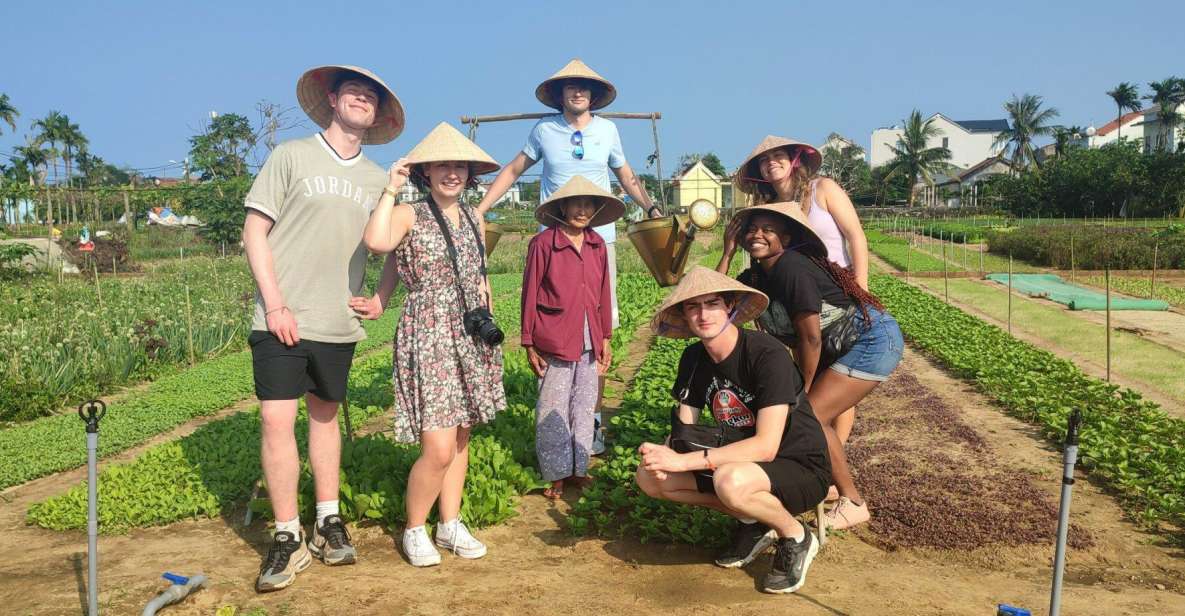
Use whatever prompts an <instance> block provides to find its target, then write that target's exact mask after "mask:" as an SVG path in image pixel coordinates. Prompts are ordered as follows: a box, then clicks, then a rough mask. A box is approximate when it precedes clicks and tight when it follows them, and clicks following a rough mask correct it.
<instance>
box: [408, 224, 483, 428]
mask: <svg viewBox="0 0 1185 616" xmlns="http://www.w3.org/2000/svg"><path fill="white" fill-rule="evenodd" d="M459 207H461V208H463V211H462V212H460V214H461V218H460V220H459V222H460V224H459V225H456V226H454V225H453V224H452V221H450V220H449V219H448V217H447V216H445V217H444V224H445V225H447V226H448V227H449V234H450V235H451V236H452V238H453V245H454V246H456V249H457V266H458V267H459V268H460V271H461V278H462V282H461V286H462V287H463V289H464V293H465V302H464V303H462V302H461V301H460V299H459V298H458V296H457V284H456V282H455V280H456V275H455V274H454V273H453V266H452V264H451V263H450V257H449V253H448V245H447V244H446V243H445V239H444V236H443V235H442V234H441V232H440V226H439V225H438V224H437V222H436V219H435V217H433V215H432V210H431V209H430V206H429V205H428V204H427V203H424V202H421V203H413V204H412V208H413V209H414V210H415V213H416V223H415V226H413V227H412V230H411V232H410V233H409V234H408V236H407V237H405V238H404V240H403V241H402V242H401V243H400V244H399V246H398V247H397V248H396V249H395V267H396V271H397V272H398V273H399V278H400V280H401V281H402V282H403V284H404V285H406V286H407V289H408V294H407V299H406V300H404V302H403V313H402V314H401V315H400V317H399V327H398V329H397V330H396V334H395V367H394V373H395V374H394V377H395V402H396V405H395V437H396V439H398V440H399V441H400V442H404V443H411V442H417V441H419V440H420V433H421V432H429V431H432V430H439V429H443V428H451V427H453V426H462V427H470V426H474V425H477V424H482V423H487V422H489V421H490V420H492V419H493V418H494V415H495V414H496V413H497V412H499V411H502V410H504V409H505V408H506V392H505V390H504V389H503V388H502V349H501V347H491V346H489V345H487V344H486V343H484V342H482V341H481V340H480V339H478V338H476V337H474V336H470V335H468V334H466V333H465V328H464V326H463V324H462V322H461V317H462V315H463V314H464V312H465V310H467V309H472V308H475V307H477V306H479V305H480V301H481V299H480V297H481V296H480V290H479V289H480V287H479V285H480V280H481V255H480V253H479V251H480V248H479V247H478V243H477V238H476V237H474V234H473V230H472V227H470V225H469V223H468V222H467V221H466V220H465V217H466V216H468V217H470V219H471V220H473V221H474V223H475V224H476V222H477V220H476V218H474V217H475V216H477V214H476V213H475V212H474V211H473V210H472V208H471V207H470V206H468V205H463V204H462V205H460V206H459ZM466 306H468V308H466Z"/></svg>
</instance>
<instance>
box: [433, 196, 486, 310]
mask: <svg viewBox="0 0 1185 616" xmlns="http://www.w3.org/2000/svg"><path fill="white" fill-rule="evenodd" d="M458 207H460V205H458ZM428 209H429V210H432V217H433V218H435V219H436V224H437V225H439V226H440V232H441V233H442V234H444V243H445V245H446V246H447V247H448V255H449V262H450V263H452V265H453V274H454V277H455V281H456V283H457V293H458V294H459V295H460V296H461V305H462V306H463V307H464V308H465V312H469V302H467V301H465V288H464V287H463V286H461V268H460V267H459V266H458V265H457V248H456V247H455V246H453V236H452V234H450V233H449V232H448V224H447V223H446V222H445V221H444V215H443V214H442V213H441V212H440V208H439V207H437V206H436V201H434V200H433V199H432V197H431V196H430V195H429V197H428ZM470 222H472V221H470ZM479 247H480V244H479ZM482 262H483V263H484V262H485V259H484V258H483V259H482ZM482 269H483V270H484V266H483V268H482Z"/></svg>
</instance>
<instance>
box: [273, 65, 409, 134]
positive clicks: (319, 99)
mask: <svg viewBox="0 0 1185 616" xmlns="http://www.w3.org/2000/svg"><path fill="white" fill-rule="evenodd" d="M342 73H356V74H358V75H362V76H363V77H366V78H367V79H370V80H372V81H374V82H375V83H377V84H379V87H381V88H382V89H383V91H382V92H380V93H379V96H380V97H381V98H382V100H381V101H379V108H378V109H376V110H375V113H374V124H372V125H371V127H370V128H369V129H367V130H366V137H364V138H363V139H362V144H363V145H382V144H384V143H390V142H391V141H393V140H394V139H395V138H396V137H398V136H399V133H402V132H403V126H404V123H405V120H404V115H403V104H402V103H400V102H399V97H398V96H395V91H394V90H392V89H391V88H390V87H389V86H388V85H387V84H386V83H384V82H383V80H382V79H379V76H378V75H375V74H374V73H372V72H370V71H368V70H366V69H364V68H362V67H359V66H350V65H347V64H333V65H328V66H318V67H316V68H311V69H309V70H307V71H305V73H304V75H301V77H300V81H298V82H296V100H298V101H300V108H301V109H304V112H305V113H306V114H308V116H309V119H311V120H312V121H314V122H316V123H317V126H320V127H321V128H329V123H330V122H331V121H332V120H333V107H330V106H329V92H330V90H332V89H333V86H334V84H336V83H337V80H338V78H339V77H341V74H342Z"/></svg>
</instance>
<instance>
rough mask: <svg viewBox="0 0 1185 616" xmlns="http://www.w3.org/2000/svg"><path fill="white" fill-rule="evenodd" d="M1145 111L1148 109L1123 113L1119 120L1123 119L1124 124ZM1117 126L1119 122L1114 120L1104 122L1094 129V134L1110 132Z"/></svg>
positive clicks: (1101, 134)
mask: <svg viewBox="0 0 1185 616" xmlns="http://www.w3.org/2000/svg"><path fill="white" fill-rule="evenodd" d="M1146 111H1148V110H1147V109H1142V110H1140V111H1133V112H1131V113H1127V114H1124V115H1123V117H1122V118H1121V120H1122V121H1123V123H1124V124H1127V123H1129V122H1131V121H1132V120H1135V119H1136V118H1139V117H1142V116H1143V115H1144V113H1145V112H1146ZM1118 127H1119V123H1118V122H1116V121H1115V120H1111V121H1110V122H1107V123H1106V124H1104V125H1102V126H1100V127H1099V128H1098V129H1097V130H1095V133H1094V134H1096V135H1098V136H1100V137H1101V136H1103V135H1106V134H1107V133H1110V132H1111V131H1113V130H1115V129H1116V128H1118Z"/></svg>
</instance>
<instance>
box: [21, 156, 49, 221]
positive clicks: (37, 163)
mask: <svg viewBox="0 0 1185 616" xmlns="http://www.w3.org/2000/svg"><path fill="white" fill-rule="evenodd" d="M13 153H14V154H16V156H15V157H14V158H13V163H15V164H18V165H20V166H21V167H23V168H24V170H25V173H27V174H28V176H29V186H32V187H34V188H36V186H37V178H38V177H41V176H40V174H38V173H37V169H38V168H39V167H40V168H43V169H47V168H48V167H49V162H50V160H52V159H53V156H54V154H53V151H52V150H48V149H44V148H42V147H41V144H39V143H37V142H36V141H35V140H30V141H28V143H26V144H25V145H23V146H17V147H15V148H13ZM34 215H36V209H34ZM52 215H53V201H51V200H49V194H48V192H47V193H46V212H45V219H46V221H48V220H49V219H50V216H52Z"/></svg>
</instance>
